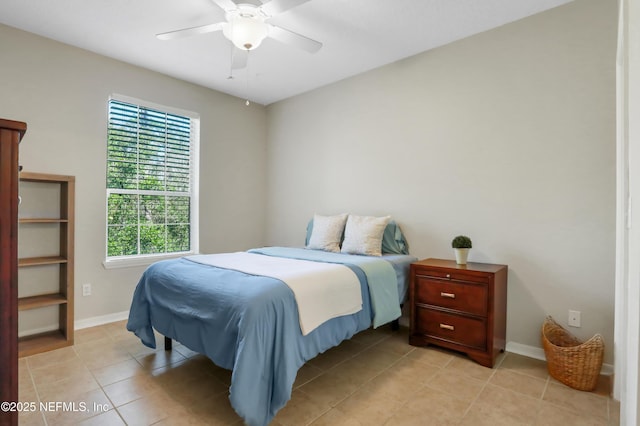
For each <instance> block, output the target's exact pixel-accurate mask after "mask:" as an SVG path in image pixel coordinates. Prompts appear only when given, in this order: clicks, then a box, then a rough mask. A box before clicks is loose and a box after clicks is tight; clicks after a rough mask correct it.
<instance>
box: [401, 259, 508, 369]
mask: <svg viewBox="0 0 640 426" xmlns="http://www.w3.org/2000/svg"><path fill="white" fill-rule="evenodd" d="M507 269H508V267H507V266H506V265H492V264H488V263H467V264H466V265H458V264H456V262H455V261H453V260H443V259H426V260H421V261H418V262H415V263H412V264H411V272H410V286H409V298H410V299H409V300H410V303H411V318H410V334H409V343H410V344H411V345H414V346H424V345H427V344H433V345H438V346H442V347H445V348H449V349H453V350H456V351H460V352H464V353H466V354H467V355H468V356H469V358H471V359H473V360H474V361H476V362H478V363H479V364H482V365H484V366H486V367H490V368H492V367H493V363H494V361H495V358H496V356H497V355H498V353H499V352H504V348H505V340H506V328H507V327H506V326H507Z"/></svg>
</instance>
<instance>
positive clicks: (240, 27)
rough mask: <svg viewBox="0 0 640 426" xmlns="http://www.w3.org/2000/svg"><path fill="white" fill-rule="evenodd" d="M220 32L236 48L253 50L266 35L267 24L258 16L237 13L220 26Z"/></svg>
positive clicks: (267, 32) (267, 30)
mask: <svg viewBox="0 0 640 426" xmlns="http://www.w3.org/2000/svg"><path fill="white" fill-rule="evenodd" d="M222 33H223V34H224V36H225V37H226V38H228V39H229V40H231V42H232V43H233V44H234V45H235V46H236V47H237V48H238V49H242V50H253V49H255V48H256V47H258V46H260V43H262V40H264V39H265V38H266V37H267V35H268V34H269V26H268V25H267V24H266V23H265V22H264V21H263V20H262V19H261V18H260V17H258V16H243V15H242V14H238V15H236V16H234V17H233V18H231V19H230V20H229V22H228V23H227V25H225V26H224V27H223V28H222Z"/></svg>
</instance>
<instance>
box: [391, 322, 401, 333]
mask: <svg viewBox="0 0 640 426" xmlns="http://www.w3.org/2000/svg"><path fill="white" fill-rule="evenodd" d="M391 330H393V331H398V330H400V321H398V320H397V319H394V320H393V321H391Z"/></svg>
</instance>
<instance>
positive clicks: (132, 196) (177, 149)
mask: <svg viewBox="0 0 640 426" xmlns="http://www.w3.org/2000/svg"><path fill="white" fill-rule="evenodd" d="M108 121H109V122H108V136H107V139H108V140H107V260H109V259H113V258H118V257H135V256H149V255H164V254H174V253H183V252H190V251H193V250H194V249H195V248H194V245H193V242H194V234H195V229H194V226H196V225H197V224H196V223H194V220H193V219H194V217H196V216H195V215H194V214H193V211H194V196H193V195H194V186H195V185H194V181H195V179H194V167H195V163H196V162H195V161H194V147H195V145H197V140H195V135H196V134H197V131H194V121H197V120H194V119H193V118H190V117H188V116H184V115H179V114H173V113H169V112H165V111H161V110H159V109H153V108H147V107H145V106H140V105H136V104H133V103H128V102H123V101H121V100H115V99H111V100H109V120H108Z"/></svg>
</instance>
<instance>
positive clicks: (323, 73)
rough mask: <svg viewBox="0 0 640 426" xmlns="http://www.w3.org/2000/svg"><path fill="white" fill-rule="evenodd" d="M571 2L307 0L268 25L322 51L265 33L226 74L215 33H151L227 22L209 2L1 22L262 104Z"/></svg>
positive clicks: (90, 3) (48, 2) (83, 9)
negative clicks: (241, 64) (163, 36)
mask: <svg viewBox="0 0 640 426" xmlns="http://www.w3.org/2000/svg"><path fill="white" fill-rule="evenodd" d="M252 1H253V0H244V2H245V3H250V2H252ZM264 1H266V0H264ZM569 1H571V0H310V1H308V2H306V3H304V4H302V5H299V6H297V7H295V8H293V9H291V10H288V11H286V12H284V13H282V14H280V15H277V16H275V17H273V18H271V19H270V20H269V22H270V23H272V24H275V25H278V26H281V27H283V28H286V29H288V30H291V31H294V32H297V33H299V34H303V35H305V36H307V37H309V38H312V39H315V40H318V41H321V42H322V43H323V47H322V49H320V51H319V52H317V53H315V54H310V53H307V52H305V51H301V50H298V49H296V48H295V47H292V46H289V45H286V44H282V43H280V42H278V41H275V40H273V39H269V38H267V39H266V40H265V41H264V42H263V43H262V45H261V46H259V47H258V48H256V49H255V50H253V51H251V52H250V55H249V62H248V66H247V68H245V69H242V70H235V71H233V76H234V78H233V79H228V77H229V74H230V59H231V51H232V50H231V43H230V42H229V41H228V40H227V39H226V38H224V36H223V35H222V33H221V32H214V33H209V34H203V35H198V36H194V37H189V38H183V39H178V40H168V41H161V40H158V39H157V38H156V37H155V34H157V33H162V32H167V31H172V30H176V29H181V28H186V27H194V26H198V25H205V24H210V23H214V22H220V21H224V12H223V11H222V9H220V8H219V7H218V6H217V5H216V4H215V3H213V2H212V1H211V0H56V1H52V0H2V1H0V23H3V24H6V25H9V26H12V27H15V28H19V29H22V30H25V31H29V32H32V33H35V34H39V35H41V36H44V37H48V38H51V39H53V40H57V41H60V42H63V43H67V44H70V45H73V46H77V47H80V48H83V49H86V50H90V51H92V52H96V53H99V54H101V55H105V56H108V57H111V58H115V59H119V60H121V61H124V62H128V63H131V64H134V65H138V66H141V67H144V68H147V69H150V70H154V71H158V72H161V73H163V74H167V75H170V76H173V77H176V78H179V79H182V80H186V81H189V82H192V83H195V84H199V85H202V86H205V87H209V88H211V89H215V90H218V91H221V92H225V93H229V94H231V95H234V96H238V97H241V98H249V99H250V100H252V101H254V102H257V103H261V104H264V105H268V104H270V103H273V102H276V101H279V100H282V99H285V98H288V97H290V96H294V95H297V94H299V93H303V92H306V91H309V90H312V89H315V88H317V87H321V86H324V85H326V84H329V83H332V82H335V81H338V80H341V79H344V78H346V77H349V76H352V75H355V74H359V73H361V72H364V71H367V70H370V69H373V68H376V67H379V66H381V65H384V64H388V63H391V62H394V61H397V60H400V59H402V58H406V57H409V56H412V55H415V54H417V53H420V52H424V51H426V50H429V49H432V48H434V47H438V46H442V45H444V44H447V43H450V42H452V41H455V40H459V39H461V38H464V37H467V36H470V35H472V34H477V33H479V32H482V31H486V30H488V29H491V28H495V27H498V26H500V25H503V24H506V23H508V22H513V21H515V20H518V19H521V18H524V17H526V16H530V15H533V14H535V13H538V12H542V11H544V10H547V9H550V8H553V7H556V6H559V5H561V4H564V3H568V2H569ZM239 2H240V3H242V2H243V1H239Z"/></svg>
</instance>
